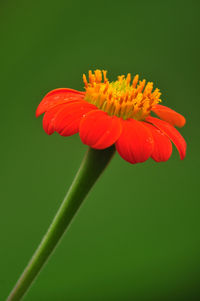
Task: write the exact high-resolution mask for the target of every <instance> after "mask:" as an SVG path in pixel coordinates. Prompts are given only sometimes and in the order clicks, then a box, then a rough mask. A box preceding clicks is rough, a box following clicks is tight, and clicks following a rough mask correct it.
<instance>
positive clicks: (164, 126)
mask: <svg viewBox="0 0 200 301" xmlns="http://www.w3.org/2000/svg"><path fill="white" fill-rule="evenodd" d="M146 121H148V122H150V123H152V124H153V125H155V126H156V127H157V128H158V129H159V130H160V131H162V132H163V133H164V134H165V135H167V136H168V137H169V139H171V141H172V142H173V143H174V144H175V146H176V148H177V149H178V152H179V154H180V158H181V160H183V159H184V158H185V154H186V147H187V145H186V142H185V140H184V138H183V137H182V136H181V134H180V133H179V132H178V131H177V129H175V128H174V127H173V126H172V125H171V124H169V123H168V122H166V121H163V120H160V119H158V118H154V117H150V116H149V117H147V118H146Z"/></svg>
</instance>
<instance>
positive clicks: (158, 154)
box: [143, 122, 172, 162]
mask: <svg viewBox="0 0 200 301" xmlns="http://www.w3.org/2000/svg"><path fill="white" fill-rule="evenodd" d="M143 124H144V125H145V126H146V127H148V129H149V130H150V131H151V134H152V137H153V140H154V148H153V152H152V155H151V158H152V159H153V160H154V161H156V162H162V161H167V160H168V159H169V158H170V156H171V154H172V144H171V141H170V139H169V137H168V136H166V135H165V134H164V133H163V132H161V131H160V130H159V129H158V128H157V127H155V126H153V125H152V124H150V123H147V122H144V123H143Z"/></svg>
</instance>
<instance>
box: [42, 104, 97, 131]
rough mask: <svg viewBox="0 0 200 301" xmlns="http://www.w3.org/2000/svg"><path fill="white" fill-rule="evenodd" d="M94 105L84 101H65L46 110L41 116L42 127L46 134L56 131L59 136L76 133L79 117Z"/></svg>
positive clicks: (93, 107)
mask: <svg viewBox="0 0 200 301" xmlns="http://www.w3.org/2000/svg"><path fill="white" fill-rule="evenodd" d="M94 109H96V106H94V105H92V104H89V103H88V102H86V101H81V102H78V101H76V102H67V103H64V104H61V105H58V106H56V107H53V108H52V109H50V110H48V111H47V112H46V113H45V115H44V118H43V127H44V130H45V131H46V133H47V134H48V135H51V134H53V132H54V131H56V132H58V133H59V134H60V135H61V136H71V135H74V134H76V133H78V130H79V123H80V120H81V118H82V117H83V115H84V114H86V113H87V112H89V111H91V110H94Z"/></svg>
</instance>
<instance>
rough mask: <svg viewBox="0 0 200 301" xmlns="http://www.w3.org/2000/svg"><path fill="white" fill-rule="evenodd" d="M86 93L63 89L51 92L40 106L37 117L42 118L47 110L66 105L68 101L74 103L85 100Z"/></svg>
mask: <svg viewBox="0 0 200 301" xmlns="http://www.w3.org/2000/svg"><path fill="white" fill-rule="evenodd" d="M84 95H85V92H79V91H76V90H72V89H67V88H61V89H55V90H52V91H50V92H49V93H48V94H47V95H45V97H44V98H43V100H42V101H41V103H40V104H39V106H38V108H37V110H36V117H38V116H40V115H41V114H43V113H44V112H46V111H47V110H49V109H51V108H53V107H55V106H57V105H59V104H63V103H66V102H68V101H74V100H76V101H77V100H78V101H80V100H82V99H83V98H84Z"/></svg>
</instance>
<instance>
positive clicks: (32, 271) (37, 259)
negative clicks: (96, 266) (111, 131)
mask: <svg viewBox="0 0 200 301" xmlns="http://www.w3.org/2000/svg"><path fill="white" fill-rule="evenodd" d="M114 152H115V148H114V146H112V147H109V148H107V149H104V150H95V149H92V148H89V149H88V151H87V153H86V155H85V157H84V159H83V162H82V164H81V166H80V168H79V170H78V172H77V175H76V177H75V179H74V181H73V183H72V185H71V187H70V189H69V191H68V193H67V195H66V197H65V199H64V200H63V202H62V204H61V206H60V208H59V210H58V212H57V214H56V216H55V217H54V219H53V221H52V223H51V225H50V226H49V229H48V231H47V233H46V234H45V236H44V237H43V239H42V241H41V243H40V245H39V246H38V248H37V250H36V251H35V253H34V255H33V257H32V259H31V260H30V262H29V263H28V265H27V267H26V268H25V270H24V272H23V274H22V275H21V277H20V278H19V280H18V282H17V283H16V286H15V287H14V288H13V290H12V292H11V293H10V295H9V297H8V298H7V301H18V300H21V298H22V297H23V296H24V294H25V293H26V292H27V290H28V289H29V287H30V286H31V284H32V282H33V280H34V279H35V278H36V276H37V275H38V273H39V272H40V270H41V269H42V267H43V265H44V264H45V262H46V261H47V259H48V258H49V256H50V255H51V253H52V252H53V250H54V249H55V247H56V245H57V243H58V242H59V240H60V238H61V237H62V235H63V234H64V232H65V230H66V229H67V227H68V226H69V224H70V222H71V220H72V218H73V217H74V216H75V214H76V212H77V210H78V209H79V207H80V205H81V203H82V202H83V200H84V198H85V197H86V195H87V193H88V192H89V191H90V189H91V188H92V186H93V185H94V183H95V182H96V180H97V179H98V177H99V176H100V175H101V173H102V172H103V170H104V169H105V167H106V166H107V165H108V163H109V161H110V160H111V158H112V156H113V155H114Z"/></svg>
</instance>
